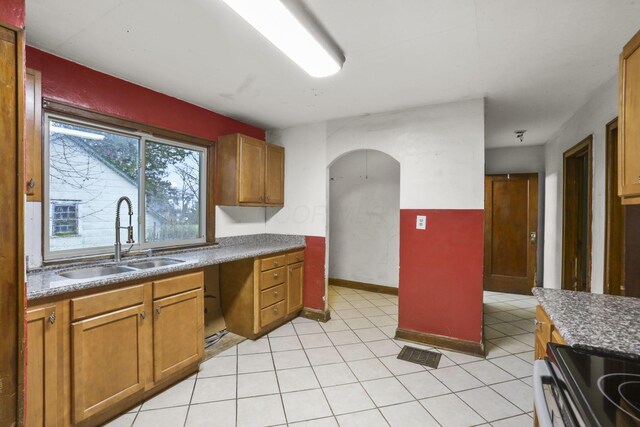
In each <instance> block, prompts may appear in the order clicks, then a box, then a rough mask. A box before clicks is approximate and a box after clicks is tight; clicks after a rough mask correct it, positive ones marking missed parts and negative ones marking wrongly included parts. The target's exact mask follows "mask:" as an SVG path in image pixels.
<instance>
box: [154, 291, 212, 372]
mask: <svg viewBox="0 0 640 427" xmlns="http://www.w3.org/2000/svg"><path fill="white" fill-rule="evenodd" d="M153 326H154V328H153V372H154V380H155V381H156V382H158V381H161V380H162V379H164V378H166V377H168V376H170V375H172V374H174V373H176V372H178V371H180V370H181V369H183V368H186V367H188V366H189V365H191V364H193V363H196V362H198V361H200V360H201V359H202V357H203V356H204V294H203V290H202V289H196V290H193V291H189V292H183V293H181V294H178V295H173V296H170V297H166V298H162V299H158V300H156V301H154V302H153Z"/></svg>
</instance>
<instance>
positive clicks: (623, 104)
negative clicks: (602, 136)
mask: <svg viewBox="0 0 640 427" xmlns="http://www.w3.org/2000/svg"><path fill="white" fill-rule="evenodd" d="M619 83H620V90H619V104H620V105H619V110H620V111H619V125H620V126H619V136H620V146H619V159H618V161H619V162H620V163H619V168H620V170H619V173H620V174H619V187H618V191H619V194H620V195H621V196H624V197H625V203H640V197H638V196H640V161H639V159H640V119H639V117H640V32H638V33H637V34H636V35H635V36H634V37H633V38H632V39H631V40H630V41H629V43H627V45H626V46H625V47H624V48H623V50H622V53H621V54H620V78H619ZM627 197H629V198H627ZM632 197H635V198H632Z"/></svg>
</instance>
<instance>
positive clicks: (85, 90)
mask: <svg viewBox="0 0 640 427" xmlns="http://www.w3.org/2000/svg"><path fill="white" fill-rule="evenodd" d="M0 1H4V0H0ZM26 56H27V67H29V68H33V69H35V70H39V71H41V72H42V96H43V97H45V98H50V99H54V100H56V101H61V102H65V103H67V104H71V105H75V106H79V107H84V108H87V109H90V110H93V111H97V112H99V113H103V114H107V115H111V116H115V117H120V118H124V119H128V120H133V121H136V122H140V123H145V124H148V125H152V126H157V127H160V128H163V129H169V130H172V131H177V132H183V133H185V134H188V135H193V136H197V137H200V138H205V139H209V140H216V139H217V138H218V136H220V135H225V134H230V133H243V134H245V135H249V136H252V137H254V138H259V139H263V140H264V139H265V131H264V130H263V129H260V128H257V127H255V126H251V125H248V124H246V123H242V122H240V121H238V120H235V119H232V118H229V117H226V116H223V115H221V114H218V113H215V112H213V111H210V110H207V109H204V108H202V107H198V106H196V105H193V104H189V103H188V102H185V101H181V100H179V99H177V98H173V97H171V96H168V95H164V94H162V93H159V92H156V91H153V90H151V89H147V88H144V87H142V86H138V85H136V84H134V83H130V82H127V81H125V80H122V79H119V78H116V77H113V76H110V75H108V74H104V73H101V72H99V71H96V70H93V69H91V68H87V67H85V66H82V65H79V64H77V63H75V62H71V61H68V60H66V59H63V58H60V57H58V56H54V55H51V54H49V53H46V52H43V51H41V50H38V49H36V48H33V47H31V46H27V54H26Z"/></svg>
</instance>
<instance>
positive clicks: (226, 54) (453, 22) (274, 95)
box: [27, 0, 640, 147]
mask: <svg viewBox="0 0 640 427" xmlns="http://www.w3.org/2000/svg"><path fill="white" fill-rule="evenodd" d="M258 1H259V0H258ZM306 1H307V4H308V5H309V7H310V9H311V10H312V11H313V13H314V14H315V15H316V16H317V18H318V19H319V21H320V22H322V23H323V24H324V26H325V27H326V29H327V30H328V31H329V33H330V34H331V35H332V36H333V37H334V39H335V40H336V42H337V43H338V44H339V45H340V47H341V48H342V49H343V51H344V52H345V56H346V58H347V60H346V63H345V66H344V68H343V69H342V70H341V71H340V72H339V73H338V74H336V75H334V76H332V77H328V78H324V79H314V78H312V77H309V76H308V75H307V74H306V73H305V72H304V71H302V70H301V69H300V68H298V66H296V65H295V64H293V63H292V62H291V61H290V60H289V59H288V58H287V57H285V56H284V55H283V54H282V53H280V51H279V50H277V49H276V48H275V47H273V46H272V45H271V44H270V43H269V42H268V41H266V40H265V39H264V38H263V37H262V36H261V35H260V34H258V33H257V32H256V31H254V30H253V29H252V28H251V27H249V26H248V24H246V23H245V22H244V21H243V20H242V19H241V18H240V17H238V16H237V15H236V14H235V13H234V12H233V11H231V9H229V8H228V7H227V6H226V5H225V4H223V3H222V1H221V0H178V1H176V0H101V1H86V0H84V1H83V0H55V1H51V0H27V41H28V43H29V44H30V45H33V46H35V47H38V48H40V49H43V50H45V51H48V52H51V53H53V54H56V55H59V56H62V57H65V58H69V59H72V60H74V61H76V62H79V63H81V64H84V65H87V66H89V67H91V68H95V69H97V70H100V71H103V72H105V73H108V74H112V75H115V76H118V77H121V78H123V79H125V80H129V81H132V82H135V83H138V84H140V85H142V86H146V87H149V88H152V89H155V90H157V91H159V92H163V93H166V94H168V95H172V96H175V97H177V98H180V99H184V100H186V101H189V102H192V103H194V104H198V105H201V106H204V107H206V108H209V109H211V110H214V111H217V112H220V113H222V114H226V115H229V116H231V117H235V118H238V119H241V120H244V121H247V122H249V123H252V124H255V125H258V126H261V127H264V128H277V127H287V126H291V125H296V124H302V123H309V122H316V121H322V120H327V119H333V118H341V117H348V116H355V115H361V114H366V113H372V112H382V111H390V110H397V109H401V108H406V107H413V106H418V105H427V104H437V103H443V102H450V101H456V100H460V99H470V98H477V97H483V96H484V97H486V98H487V118H486V125H487V129H486V137H487V146H488V147H502V146H513V145H519V144H520V143H518V142H516V139H515V137H514V134H513V131H514V130H516V129H527V130H528V131H527V133H526V135H525V141H524V144H528V145H534V144H542V143H544V142H546V141H547V140H548V139H549V137H550V136H552V135H553V133H554V132H556V131H557V130H558V129H559V127H560V126H561V125H562V123H563V122H565V121H566V120H567V119H568V118H569V117H570V116H571V115H572V114H573V113H574V112H575V111H576V110H577V109H578V108H579V107H580V106H581V105H582V104H584V102H586V100H587V98H588V96H589V94H590V93H591V92H592V91H593V90H595V89H596V88H597V87H598V86H600V85H601V84H603V83H604V82H605V81H607V80H608V79H610V78H611V77H613V76H614V75H615V74H616V72H617V58H618V54H619V52H620V50H621V49H622V46H623V45H624V44H625V42H626V41H627V40H628V39H629V38H631V37H632V36H633V34H635V32H636V31H638V29H640V1H638V0H562V1H558V0H533V1H532V0H456V1H452V0H306Z"/></svg>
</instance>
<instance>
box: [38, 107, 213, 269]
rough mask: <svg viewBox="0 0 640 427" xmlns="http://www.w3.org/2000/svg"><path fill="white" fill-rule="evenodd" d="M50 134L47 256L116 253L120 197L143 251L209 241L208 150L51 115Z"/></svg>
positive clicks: (125, 217) (47, 120)
mask: <svg viewBox="0 0 640 427" xmlns="http://www.w3.org/2000/svg"><path fill="white" fill-rule="evenodd" d="M45 129H46V131H45V137H46V141H45V170H44V172H45V186H46V188H45V198H46V200H45V202H46V203H45V215H46V218H49V221H48V222H45V224H47V223H48V224H49V227H50V229H49V230H48V233H47V232H46V230H45V236H50V237H49V238H48V239H46V242H45V257H46V258H48V259H51V258H57V257H68V256H73V255H82V254H100V253H109V252H111V251H112V250H113V244H114V242H115V233H116V231H115V215H116V203H117V201H118V199H119V198H120V197H121V196H127V197H128V198H129V199H130V200H131V202H132V208H133V213H134V215H133V227H134V239H135V241H136V243H135V245H136V246H137V247H139V248H150V247H161V246H179V245H188V244H194V243H201V242H204V241H205V230H206V224H205V218H206V214H205V200H206V196H205V195H206V184H205V183H206V164H207V161H206V154H207V152H206V149H205V148H203V147H200V146H196V145H191V144H185V143H182V142H179V141H169V140H165V139H161V138H156V137H154V136H152V135H148V134H145V133H141V132H131V131H125V130H120V129H115V128H110V127H103V126H102V125H97V124H93V123H87V122H84V121H77V120H75V119H68V118H63V117H58V116H54V115H51V114H46V115H45ZM120 221H121V225H122V226H123V227H124V226H127V225H128V223H129V216H128V207H127V205H126V203H124V204H123V205H122V207H121V212H120ZM80 222H82V233H80V232H79V231H80V227H79V225H80ZM120 233H121V241H122V242H125V241H126V240H127V237H126V230H121V231H120ZM58 237H64V239H61V238H58ZM134 249H135V248H134Z"/></svg>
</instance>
